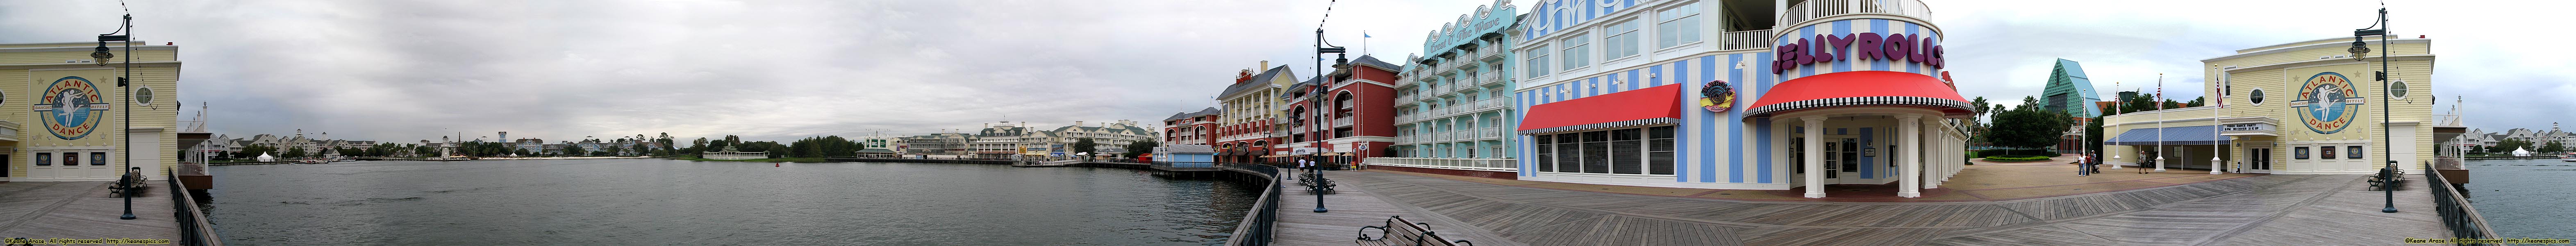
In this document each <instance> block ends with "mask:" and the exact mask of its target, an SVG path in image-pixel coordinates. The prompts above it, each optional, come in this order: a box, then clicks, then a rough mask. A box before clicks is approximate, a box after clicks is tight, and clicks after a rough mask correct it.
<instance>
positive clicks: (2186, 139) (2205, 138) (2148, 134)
mask: <svg viewBox="0 0 2576 246" xmlns="http://www.w3.org/2000/svg"><path fill="white" fill-rule="evenodd" d="M2159 133H2161V134H2163V135H2164V137H2163V138H2157V137H2156V135H2158V134H2159ZM2158 141H2163V143H2162V144H2227V138H2226V137H2222V136H2219V135H2218V126H2177V127H2165V128H2146V129H2129V131H2128V132H2123V133H2120V136H2119V137H2112V138H2111V139H2103V140H2102V144H2105V145H2156V144H2158V143H2157V142H2158Z"/></svg>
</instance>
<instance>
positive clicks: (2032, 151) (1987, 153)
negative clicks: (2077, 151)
mask: <svg viewBox="0 0 2576 246" xmlns="http://www.w3.org/2000/svg"><path fill="white" fill-rule="evenodd" d="M2005 153H2011V154H2015V155H2032V154H2051V153H2056V152H2050V151H2048V150H2047V149H1981V150H1977V156H2002V155H2004V154H2005Z"/></svg>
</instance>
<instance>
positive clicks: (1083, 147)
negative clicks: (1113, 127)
mask: <svg viewBox="0 0 2576 246" xmlns="http://www.w3.org/2000/svg"><path fill="white" fill-rule="evenodd" d="M1099 146H1100V143H1094V142H1091V138H1081V139H1075V140H1073V153H1091V152H1093V151H1099V150H1100V149H1096V148H1098V147H1099Z"/></svg>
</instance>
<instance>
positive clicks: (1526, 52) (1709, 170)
mask: <svg viewBox="0 0 2576 246" xmlns="http://www.w3.org/2000/svg"><path fill="white" fill-rule="evenodd" d="M1528 13H1529V14H1528V15H1527V17H1525V18H1522V19H1521V22H1522V23H1521V25H1522V26H1523V27H1524V28H1523V30H1521V31H1520V32H1519V33H1517V34H1516V35H1515V37H1516V38H1518V39H1517V40H1514V41H1513V42H1515V43H1518V44H1516V45H1515V46H1514V47H1513V48H1512V49H1511V50H1510V52H1513V54H1514V55H1513V58H1514V59H1516V60H1514V61H1512V62H1517V63H1518V64H1517V65H1518V67H1517V70H1520V71H1519V72H1518V74H1511V75H1508V76H1512V78H1513V79H1516V80H1518V81H1520V82H1519V83H1516V85H1515V86H1514V89H1513V90H1512V97H1511V98H1512V100H1513V104H1514V106H1515V107H1516V108H1520V109H1525V110H1517V111H1512V112H1513V114H1514V115H1513V118H1516V119H1519V120H1518V124H1516V125H1515V128H1514V130H1516V132H1515V135H1516V136H1513V138H1514V139H1513V140H1512V141H1511V142H1512V143H1514V144H1513V146H1514V148H1513V149H1511V150H1510V151H1511V154H1513V156H1514V157H1515V159H1517V160H1518V162H1517V165H1516V166H1517V168H1516V169H1513V170H1510V171H1509V172H1512V173H1510V174H1509V175H1508V176H1507V177H1512V178H1516V179H1521V180H1536V181H1551V182H1567V183H1588V184H1612V185H1631V186H1654V187H1683V188H1713V189H1768V190H1787V189H1796V188H1799V187H1805V188H1804V189H1803V190H1804V191H1805V194H1804V196H1805V197H1810V198H1822V197H1824V196H1825V192H1824V189H1823V186H1822V185H1828V184H1860V185H1891V184H1892V185H1896V186H1898V189H1897V190H1898V191H1897V194H1895V195H1896V196H1900V197H1919V196H1921V193H1922V192H1921V190H1922V189H1930V188H1937V187H1939V185H1940V184H1941V183H1940V182H1941V180H1944V179H1946V178H1947V177H1949V176H1950V175H1952V174H1955V173H1956V172H1957V171H1958V170H1959V167H1961V165H1963V164H1965V158H1963V156H1962V155H1961V154H1962V151H1963V150H1964V148H1963V147H1964V143H1965V139H1967V136H1966V135H1963V134H1962V131H1960V130H1958V129H1957V128H1958V125H1959V123H1958V120H1959V119H1961V118H1963V117H1966V116H1968V115H1970V114H1971V112H1972V110H1971V109H1970V107H1969V106H1968V103H1967V100H1966V99H1964V98H1961V97H1960V96H1959V93H1958V91H1957V89H1956V87H1955V86H1953V85H1951V84H1950V83H1949V82H1948V81H1947V80H1945V79H1942V78H1940V77H1939V75H1941V74H1942V72H1941V71H1942V69H1943V68H1944V66H1943V62H1942V61H1943V59H1944V49H1943V48H1942V46H1941V42H1942V41H1943V40H1942V34H1941V29H1940V27H1939V26H1935V25H1932V24H1931V22H1930V21H1929V20H1930V19H1931V13H1932V12H1931V10H1930V9H1929V8H1928V7H1927V6H1925V5H1924V4H1923V3H1922V2H1919V1H1913V0H1896V1H1862V0H1830V1H1588V0H1551V1H1543V2H1540V3H1538V4H1536V5H1533V7H1532V8H1531V9H1530V10H1529V12H1528Z"/></svg>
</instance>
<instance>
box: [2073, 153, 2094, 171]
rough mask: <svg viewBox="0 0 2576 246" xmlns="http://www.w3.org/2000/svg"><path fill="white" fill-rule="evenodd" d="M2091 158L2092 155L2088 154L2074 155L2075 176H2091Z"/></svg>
mask: <svg viewBox="0 0 2576 246" xmlns="http://www.w3.org/2000/svg"><path fill="white" fill-rule="evenodd" d="M2092 159H2093V157H2092V156H2088V155H2082V154H2078V155H2075V176H2076V177H2092V176H2093V165H2092V164H2093V160H2092Z"/></svg>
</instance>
